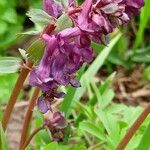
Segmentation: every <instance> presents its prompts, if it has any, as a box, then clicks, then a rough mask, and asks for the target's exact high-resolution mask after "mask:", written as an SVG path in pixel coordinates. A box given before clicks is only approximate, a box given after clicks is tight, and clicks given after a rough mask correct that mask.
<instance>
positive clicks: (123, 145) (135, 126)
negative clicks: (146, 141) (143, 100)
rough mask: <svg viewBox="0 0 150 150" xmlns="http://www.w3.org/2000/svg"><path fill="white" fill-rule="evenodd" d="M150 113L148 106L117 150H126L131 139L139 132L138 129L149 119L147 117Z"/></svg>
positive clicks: (149, 106)
mask: <svg viewBox="0 0 150 150" xmlns="http://www.w3.org/2000/svg"><path fill="white" fill-rule="evenodd" d="M149 113H150V105H148V106H147V107H146V108H145V110H144V111H143V112H142V114H141V115H140V116H139V117H138V118H137V119H136V121H135V122H134V124H133V125H132V126H131V128H130V129H129V130H128V132H127V133H126V135H125V136H124V138H123V139H122V140H121V142H120V144H119V145H118V147H117V150H124V149H125V147H126V146H127V144H128V143H129V142H130V140H131V138H132V137H133V135H134V134H135V132H136V131H137V130H138V128H139V127H140V126H141V124H142V123H143V122H144V120H145V119H146V118H147V116H148V115H149Z"/></svg>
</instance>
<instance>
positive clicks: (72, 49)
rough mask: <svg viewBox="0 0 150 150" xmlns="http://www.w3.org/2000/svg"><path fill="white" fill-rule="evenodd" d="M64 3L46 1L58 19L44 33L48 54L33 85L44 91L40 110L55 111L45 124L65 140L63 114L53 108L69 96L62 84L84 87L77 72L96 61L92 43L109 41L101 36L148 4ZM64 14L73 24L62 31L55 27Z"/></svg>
mask: <svg viewBox="0 0 150 150" xmlns="http://www.w3.org/2000/svg"><path fill="white" fill-rule="evenodd" d="M62 2H63V1H61V2H60V1H59V2H58V1H57V0H43V5H44V8H43V9H44V11H45V12H47V13H48V14H49V15H50V16H53V17H54V18H55V19H54V20H53V22H52V23H51V24H50V26H46V27H44V30H43V32H42V34H41V36H40V37H41V38H42V40H43V41H45V44H46V47H45V50H44V54H43V57H42V59H41V61H40V63H39V65H38V66H36V67H35V69H33V70H32V71H31V74H30V77H29V82H30V84H31V85H32V86H37V87H39V88H40V89H41V90H42V92H43V93H42V96H40V97H39V99H38V101H37V105H38V108H39V110H40V111H41V112H42V113H47V112H48V111H50V112H51V113H52V114H51V116H50V118H48V119H45V124H46V125H47V127H48V128H49V129H50V131H51V133H52V138H53V140H62V139H63V134H64V129H65V127H66V122H65V118H64V116H63V114H62V113H61V112H53V110H52V107H51V105H52V103H53V102H54V99H55V98H56V99H59V98H63V97H64V95H65V93H63V92H59V90H58V89H59V87H60V86H61V85H63V86H67V85H71V86H73V87H80V86H81V85H80V82H79V81H77V80H76V72H77V71H78V70H79V69H80V68H81V67H82V65H83V64H84V63H90V62H91V61H92V60H93V50H92V48H91V42H92V41H94V42H97V43H101V44H105V43H104V42H103V40H102V38H101V36H104V38H107V36H108V34H109V33H111V32H112V31H113V30H114V29H115V28H116V27H118V26H120V25H123V24H125V23H127V22H128V21H129V20H130V18H131V16H132V15H133V14H136V13H138V12H139V10H140V8H141V7H142V6H143V5H144V1H143V0H85V1H84V3H83V4H82V5H81V6H80V7H78V6H77V5H76V3H75V1H74V0H67V1H65V3H62ZM66 5H67V6H66ZM63 13H66V15H68V16H69V17H70V18H71V20H72V22H73V26H72V27H69V28H66V29H63V30H62V31H59V32H58V31H57V30H55V28H57V27H56V25H57V20H58V19H59V17H60V16H61V15H62V14H63ZM66 15H64V16H66ZM62 18H63V17H62ZM62 18H61V19H62ZM59 22H61V20H59Z"/></svg>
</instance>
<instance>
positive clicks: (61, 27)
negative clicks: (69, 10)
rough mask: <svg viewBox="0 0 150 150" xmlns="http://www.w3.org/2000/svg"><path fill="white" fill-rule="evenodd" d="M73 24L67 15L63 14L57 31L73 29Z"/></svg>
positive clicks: (59, 19) (57, 24)
mask: <svg viewBox="0 0 150 150" xmlns="http://www.w3.org/2000/svg"><path fill="white" fill-rule="evenodd" d="M72 25H73V22H72V20H71V19H70V17H69V16H68V15H67V14H62V15H61V16H60V17H59V18H58V20H57V23H56V31H57V32H58V31H62V30H64V29H66V28H70V27H72Z"/></svg>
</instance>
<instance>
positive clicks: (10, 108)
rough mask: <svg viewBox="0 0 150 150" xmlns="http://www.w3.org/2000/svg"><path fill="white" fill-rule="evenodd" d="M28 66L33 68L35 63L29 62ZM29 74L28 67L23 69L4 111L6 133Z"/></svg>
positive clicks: (3, 122) (3, 124) (3, 120)
mask: <svg viewBox="0 0 150 150" xmlns="http://www.w3.org/2000/svg"><path fill="white" fill-rule="evenodd" d="M26 66H27V67H29V68H31V67H32V66H33V63H32V62H31V61H29V62H27V64H26ZM29 72H30V70H28V68H26V67H23V68H22V70H21V72H20V75H19V77H18V80H17V82H16V85H15V87H14V89H13V91H12V94H11V96H10V99H9V102H8V104H7V107H6V109H5V111H4V116H3V119H2V126H3V129H4V131H5V130H6V128H7V124H8V121H9V119H10V117H11V114H12V111H13V108H14V105H15V103H16V100H17V98H18V95H19V93H20V91H21V89H22V87H23V84H24V81H25V79H26V78H27V76H28V74H29Z"/></svg>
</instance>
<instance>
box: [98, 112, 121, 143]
mask: <svg viewBox="0 0 150 150" xmlns="http://www.w3.org/2000/svg"><path fill="white" fill-rule="evenodd" d="M95 112H96V114H97V116H98V118H99V120H100V121H101V122H102V124H103V126H104V128H105V130H106V131H107V133H108V135H109V138H112V141H113V143H114V145H116V144H117V141H118V140H119V139H120V135H119V131H120V128H119V124H118V122H117V119H116V118H115V116H113V115H112V114H109V113H107V112H104V111H102V110H100V109H95Z"/></svg>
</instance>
